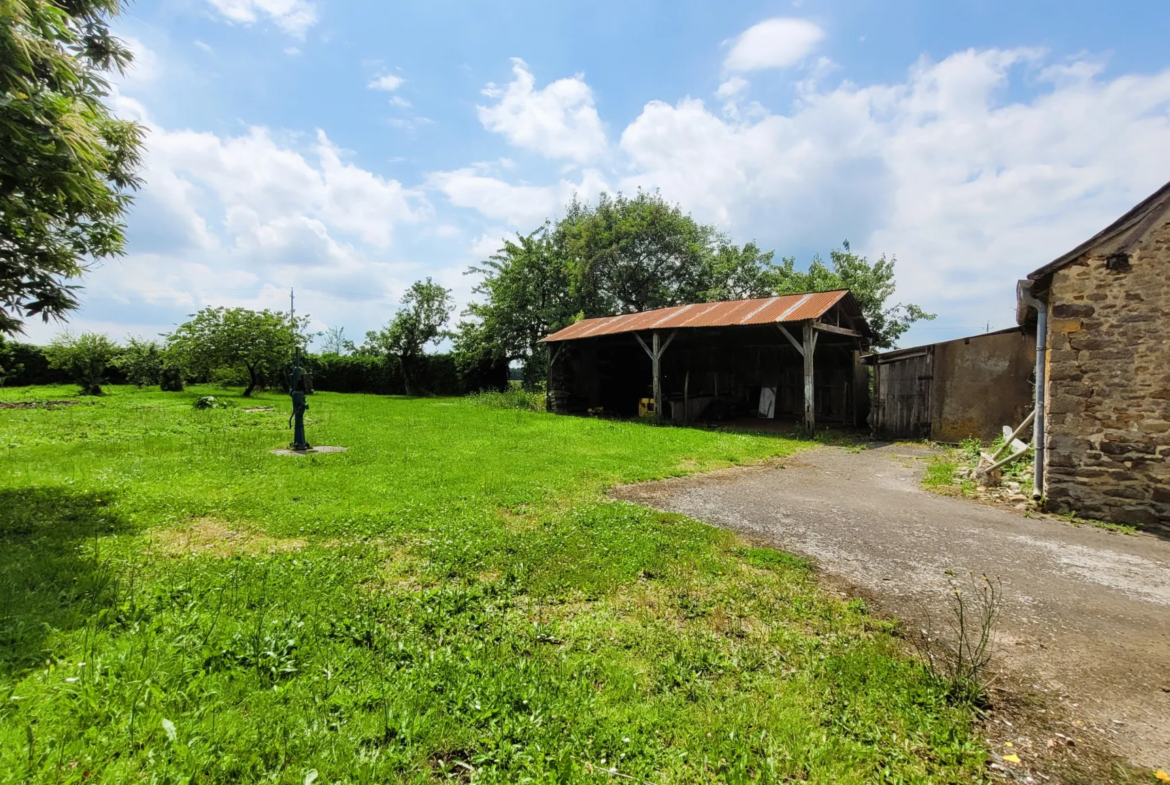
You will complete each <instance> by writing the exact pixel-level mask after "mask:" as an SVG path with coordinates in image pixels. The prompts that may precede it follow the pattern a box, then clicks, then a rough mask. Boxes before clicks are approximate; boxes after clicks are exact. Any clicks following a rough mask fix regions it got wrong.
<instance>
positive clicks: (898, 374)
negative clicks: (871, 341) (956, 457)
mask: <svg viewBox="0 0 1170 785" xmlns="http://www.w3.org/2000/svg"><path fill="white" fill-rule="evenodd" d="M933 359H934V353H933V351H932V350H931V349H930V348H926V349H923V350H922V351H921V352H916V353H914V354H907V355H902V356H899V357H894V358H891V359H889V360H885V361H883V360H882V359H881V358H878V363H877V366H876V367H875V368H874V400H873V413H872V417H873V430H874V433H875V434H877V435H878V436H879V437H881V438H883V439H929V438H930V396H931V387H932V382H933V380H934V377H933V366H934V362H933Z"/></svg>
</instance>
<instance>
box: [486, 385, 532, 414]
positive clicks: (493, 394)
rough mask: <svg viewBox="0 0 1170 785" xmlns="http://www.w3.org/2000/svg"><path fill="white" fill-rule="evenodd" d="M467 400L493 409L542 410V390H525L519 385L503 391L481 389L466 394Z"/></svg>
mask: <svg viewBox="0 0 1170 785" xmlns="http://www.w3.org/2000/svg"><path fill="white" fill-rule="evenodd" d="M467 400H468V401H469V402H470V403H473V404H475V405H477V406H488V407H491V408H493V409H523V410H525V411H530V412H543V411H544V404H545V399H544V392H542V391H539V390H536V391H533V390H525V389H524V388H523V387H520V386H518V385H517V386H510V387H508V388H507V389H505V390H504V391H503V392H501V391H499V390H482V391H480V392H477V393H472V394H471V395H469V396H467Z"/></svg>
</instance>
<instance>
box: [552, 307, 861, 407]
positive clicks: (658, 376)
mask: <svg viewBox="0 0 1170 785" xmlns="http://www.w3.org/2000/svg"><path fill="white" fill-rule="evenodd" d="M871 335H872V333H871V332H870V328H869V325H868V324H867V323H866V321H865V317H864V316H863V315H862V312H861V308H860V307H859V306H858V304H857V301H856V299H854V297H853V295H852V294H850V293H849V292H848V291H833V292H811V293H808V294H792V295H783V296H778V297H767V298H759V299H751V300H730V301H722V302H715V303H694V304H690V305H680V306H675V307H671V308H661V309H658V310H654V311H645V312H641V313H631V314H621V315H617V316H610V317H601V318H596V319H585V320H583V321H580V322H577V323H576V324H573V325H571V326H569V327H566V328H565V329H563V330H561V331H559V332H557V333H554V334H552V335H549V336H548V337H546V338H544V342H545V344H546V345H547V346H548V347H549V400H548V404H549V409H550V411H555V412H562V413H582V414H583V413H586V412H593V413H603V414H606V415H615V416H634V415H637V414H639V413H642V412H646V411H649V412H651V413H653V415H654V416H656V417H659V418H666V419H671V420H676V421H683V422H685V421H693V420H706V419H731V418H734V417H747V416H750V417H760V416H762V417H765V418H767V419H780V420H785V419H787V420H792V421H795V422H798V423H801V424H803V425H804V426H805V427H806V428H809V429H812V428H814V427H816V426H817V425H820V424H836V425H849V426H854V425H862V424H864V423H865V420H866V416H867V414H868V388H869V383H868V369H867V368H866V367H865V366H864V365H863V364H862V363H861V361H860V355H861V352H862V351H863V350H864V349H865V348H866V347H868V345H869V342H870V338H871Z"/></svg>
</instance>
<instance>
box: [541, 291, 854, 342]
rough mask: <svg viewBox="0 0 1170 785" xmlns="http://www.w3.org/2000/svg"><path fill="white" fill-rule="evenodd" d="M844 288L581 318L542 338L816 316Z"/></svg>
mask: <svg viewBox="0 0 1170 785" xmlns="http://www.w3.org/2000/svg"><path fill="white" fill-rule="evenodd" d="M848 294H849V293H848V292H847V291H836V292H814V293H811V294H785V295H781V296H779V297H761V298H759V299H755V300H725V301H723V302H717V303H693V304H691V305H677V306H674V307H673V308H659V309H658V310H656V311H643V312H642V313H628V314H623V315H621V316H604V317H601V318H598V319H583V320H582V321H579V322H577V323H576V324H572V325H569V326H568V327H566V328H565V329H563V330H561V331H559V332H555V333H553V334H552V335H550V336H548V337H547V338H545V339H544V340H545V341H547V342H549V343H553V342H556V341H573V340H577V339H579V338H597V337H599V336H602V335H615V334H617V333H632V332H637V331H639V330H677V329H679V328H682V327H734V326H737V325H745V324H775V323H776V322H800V321H804V320H805V319H817V318H819V317H821V316H823V315H824V314H825V312H826V311H828V310H829V309H830V308H832V307H833V306H834V305H836V304H837V303H839V302H840V301H841V300H842V299H844V298H845V297H846V296H848Z"/></svg>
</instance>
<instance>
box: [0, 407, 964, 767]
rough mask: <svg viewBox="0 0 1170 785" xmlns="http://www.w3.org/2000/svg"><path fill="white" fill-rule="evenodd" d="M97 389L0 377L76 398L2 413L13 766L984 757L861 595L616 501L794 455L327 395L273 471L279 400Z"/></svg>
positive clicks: (717, 762) (5, 669)
mask: <svg viewBox="0 0 1170 785" xmlns="http://www.w3.org/2000/svg"><path fill="white" fill-rule="evenodd" d="M109 392H110V394H109V395H107V396H105V397H103V398H100V399H84V398H78V397H76V395H75V388H45V387H42V388H21V389H13V390H0V402H5V401H7V402H13V401H33V400H67V401H73V402H76V404H75V405H72V406H61V407H53V408H3V409H0V691H2V692H3V695H2V696H0V699H2V703H0V780H2V781H5V782H46V783H49V782H51V783H69V782H105V783H128V782H157V783H169V782H174V783H179V782H198V783H210V782H220V783H229V782H230V783H238V782H281V783H297V784H298V785H300V784H301V783H310V782H314V781H315V782H317V783H334V782H338V783H340V782H345V783H395V782H410V783H421V782H436V781H445V780H452V781H457V782H482V783H497V782H498V783H505V782H507V783H512V782H540V783H544V782H550V783H551V782H599V783H600V782H647V781H649V782H653V783H658V784H659V785H662V784H663V783H692V782H735V783H739V782H742V783H748V782H752V783H754V782H794V781H798V782H803V781H810V782H822V783H874V782H970V781H972V780H979V779H980V778H982V776H983V774H982V771H983V763H984V760H985V753H984V750H983V749H982V747H981V744H980V742H979V740H978V739H977V737H976V736H975V734H974V729H973V719H972V717H973V715H972V711H971V709H970V708H969V707H967V706H964V705H961V704H956V703H955V702H954V701H952V700H950V699H949V698H948V696H947V689H946V685H944V684H939V683H937V682H936V681H935V680H933V679H931V678H930V677H929V676H928V674H927V673H926V672H925V671H924V669H923V668H922V667H921V666H920V665H918V664H917V663H915V662H914V661H913V660H911V659H908V658H906V657H905V656H904V655H903V654H902V653H901V652H902V650H903V646H902V645H901V644H900V642H899V641H898V640H897V639H896V638H895V637H894V636H893V635H892V634H891V633H892V630H891V627H890V625H889V624H888V623H886V622H882V621H879V620H876V619H874V618H871V617H870V616H868V615H867V613H866V610H865V607H864V605H863V604H862V603H860V602H852V603H846V602H844V601H842V600H840V599H838V598H837V597H836V596H834V595H831V594H828V593H825V592H823V591H821V590H820V589H819V588H818V586H817V582H816V579H815V577H814V575H813V574H812V573H811V572H810V570H809V568H808V565H807V564H805V563H804V562H803V561H801V560H800V559H797V558H794V557H791V556H788V555H785V554H782V553H779V552H776V551H771V550H767V549H760V548H753V547H748V546H746V545H745V544H744V543H742V542H740V541H738V540H736V539H735V538H734V537H733V536H731V535H729V534H727V533H725V532H721V531H718V530H716V529H713V528H710V527H708V526H705V525H703V524H700V523H698V522H695V521H691V520H689V519H686V518H682V517H679V516H675V515H667V514H660V513H655V512H652V511H648V510H644V509H642V508H639V507H636V506H633V505H629V504H625V503H615V502H610V501H607V500H606V498H605V496H604V490H605V488H607V487H608V486H610V485H613V484H615V483H619V482H631V481H637V480H645V479H651V478H657V477H663V476H668V475H672V474H682V473H687V472H693V471H701V470H704V469H709V468H716V467H722V466H727V465H731V464H736V463H749V462H753V461H760V460H764V459H768V458H773V457H777V456H783V455H786V454H789V453H791V452H793V451H795V450H797V449H799V448H800V447H801V443H800V442H796V441H791V440H785V439H780V438H776V437H774V436H752V435H744V434H734V433H721V432H717V431H706V430H698V429H682V428H665V427H662V428H660V427H652V426H648V425H643V424H638V423H613V422H606V421H598V420H589V419H581V418H570V417H555V416H551V415H545V414H535V413H531V412H524V411H515V410H501V409H494V408H489V407H485V406H483V405H477V404H475V403H472V402H470V401H467V400H453V399H405V398H394V397H376V396H364V395H339V394H329V393H321V394H317V395H314V396H312V397H311V398H310V406H311V409H310V411H309V426H308V427H309V440H310V441H311V442H313V443H315V444H329V445H343V446H346V447H348V448H349V452H347V453H344V454H335V455H324V456H317V457H297V458H289V457H278V456H274V455H271V454H270V453H269V450H271V449H273V448H277V447H282V446H284V445H285V444H286V443H287V442H288V441H289V439H290V432H289V431H288V430H287V426H288V409H289V407H288V403H287V397H286V396H283V395H277V394H262V395H258V396H256V397H255V398H254V399H252V400H244V399H241V398H239V397H238V393H231V392H229V393H225V392H224V391H222V390H219V389H213V388H204V389H193V390H189V391H187V392H185V393H160V392H152V391H139V390H135V389H134V388H128V387H114V388H110V390H109ZM200 394H213V395H216V396H219V397H223V398H226V399H227V400H228V401H229V402H230V403H231V407H230V408H228V409H222V410H209V411H197V410H195V409H194V408H193V407H192V402H193V401H194V400H195V398H196V397H197V396H198V395H200ZM248 406H274V407H275V410H273V411H258V412H248V411H245V407H248Z"/></svg>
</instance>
